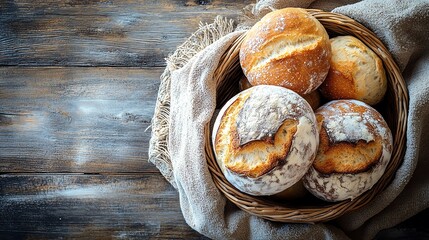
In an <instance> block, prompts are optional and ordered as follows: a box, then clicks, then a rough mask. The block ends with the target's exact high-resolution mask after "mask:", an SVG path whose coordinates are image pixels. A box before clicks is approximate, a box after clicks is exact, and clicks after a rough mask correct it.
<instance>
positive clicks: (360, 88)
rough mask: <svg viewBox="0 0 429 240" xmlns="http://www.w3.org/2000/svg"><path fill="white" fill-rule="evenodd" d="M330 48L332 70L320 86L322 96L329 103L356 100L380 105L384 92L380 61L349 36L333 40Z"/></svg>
mask: <svg viewBox="0 0 429 240" xmlns="http://www.w3.org/2000/svg"><path fill="white" fill-rule="evenodd" d="M331 47H332V58H331V69H330V70H329V73H328V76H327V77H326V80H325V82H323V84H322V85H321V86H320V91H321V93H322V95H323V96H324V97H325V98H327V99H329V100H334V99H356V100H360V101H363V102H365V103H367V104H369V105H375V104H377V103H378V102H380V101H381V99H382V98H383V96H384V94H385V93H386V89H387V80H386V74H385V71H384V68H383V63H382V61H381V60H380V58H379V57H378V56H377V55H376V54H375V53H374V52H373V51H372V50H371V49H370V48H368V47H367V46H366V45H365V44H364V43H363V42H361V41H360V40H359V39H357V38H355V37H352V36H339V37H335V38H332V39H331Z"/></svg>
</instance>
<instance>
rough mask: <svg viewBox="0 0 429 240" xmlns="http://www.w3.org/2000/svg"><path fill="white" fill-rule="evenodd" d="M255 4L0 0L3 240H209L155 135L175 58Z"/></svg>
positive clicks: (0, 232) (0, 211)
mask: <svg viewBox="0 0 429 240" xmlns="http://www.w3.org/2000/svg"><path fill="white" fill-rule="evenodd" d="M251 2H253V1H249V0H246V1H239V2H235V3H231V2H230V1H221V0H216V1H185V0H183V1H177V0H175V1H169V0H156V1H138V0H127V1H121V2H116V1H110V0H91V1H75V0H70V1H52V0H44V1H31V0H16V1H4V0H0V239H5V238H64V237H65V238H75V237H90V238H101V239H104V238H178V237H180V238H186V239H195V238H202V236H201V235H199V234H198V233H197V232H195V231H193V230H192V229H191V228H190V227H189V226H188V225H187V224H186V223H185V221H184V219H183V216H182V214H181V212H180V206H179V200H178V193H177V192H176V190H175V189H174V188H173V187H172V186H171V185H169V184H168V182H167V181H166V180H165V179H164V178H163V177H162V176H161V175H160V173H159V172H158V170H157V169H156V168H155V167H154V166H153V165H152V164H151V163H149V162H148V144H149V138H150V130H148V131H145V130H146V129H147V128H148V126H149V125H150V121H151V118H152V115H153V110H154V106H155V99H156V95H157V90H158V86H159V76H160V75H161V73H162V71H163V69H164V67H165V61H164V58H165V57H166V56H167V55H168V54H169V53H171V52H173V51H174V50H175V48H176V47H177V46H178V45H179V44H181V43H182V42H183V41H184V40H185V39H186V38H187V37H188V36H189V35H190V34H191V33H192V32H193V31H195V30H196V29H197V27H198V24H199V23H200V22H211V21H212V20H213V19H214V17H215V16H216V15H218V14H221V15H224V16H227V17H230V18H235V17H236V16H237V15H238V14H240V12H241V9H242V8H243V7H244V6H245V5H247V4H249V3H251ZM331 2H333V1H331ZM338 4H341V3H338ZM335 5H336V4H332V7H335Z"/></svg>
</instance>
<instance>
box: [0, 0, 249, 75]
mask: <svg viewBox="0 0 429 240" xmlns="http://www.w3.org/2000/svg"><path fill="white" fill-rule="evenodd" d="M251 2H252V1H250V0H246V1H237V2H236V1H220V0H214V1H179V0H175V1H171V0H156V1H154V0H152V1H139V0H128V1H108V0H91V1H74V0H69V1H52V0H46V1H31V0H16V1H0V29H1V30H0V65H3V66H16V65H25V66H138V67H141V66H145V67H152V66H165V60H164V58H165V57H167V55H168V54H169V53H172V52H173V51H174V50H175V49H176V47H177V46H178V45H180V44H181V43H182V42H183V41H184V40H185V39H186V38H188V37H189V36H190V34H191V33H193V32H194V31H195V30H196V29H197V28H198V25H199V23H200V22H212V21H213V19H214V18H215V17H216V16H217V15H219V14H221V15H223V16H226V17H229V18H235V17H236V16H238V15H239V14H240V12H241V9H242V8H243V7H244V6H246V5H247V4H249V3H251Z"/></svg>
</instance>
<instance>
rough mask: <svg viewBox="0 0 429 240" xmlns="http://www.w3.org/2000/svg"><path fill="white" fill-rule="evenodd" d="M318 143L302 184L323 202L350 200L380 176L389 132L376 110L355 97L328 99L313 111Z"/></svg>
mask: <svg viewBox="0 0 429 240" xmlns="http://www.w3.org/2000/svg"><path fill="white" fill-rule="evenodd" d="M316 118H317V121H318V125H319V128H320V130H319V131H320V144H319V148H318V152H317V155H316V159H315V161H314V163H313V165H312V167H311V168H310V169H309V171H308V172H307V174H306V175H305V177H304V180H303V182H304V186H305V187H306V188H307V190H309V191H310V192H311V193H312V194H313V195H315V196H317V197H318V198H321V199H323V200H326V201H332V202H334V201H342V200H345V199H353V198H355V197H357V196H359V195H361V194H362V193H364V192H365V191H367V190H369V189H370V188H372V186H373V185H374V184H375V183H376V182H377V181H378V180H379V179H380V178H381V176H382V175H383V173H384V171H385V168H386V166H387V164H388V162H389V160H390V157H391V153H392V142H393V139H392V134H391V132H390V129H389V127H388V126H387V123H386V122H385V121H384V119H383V117H382V116H381V114H380V113H378V112H377V111H376V110H375V109H373V108H372V107H370V106H369V105H367V104H365V103H363V102H360V101H356V100H338V101H332V102H329V103H327V104H325V105H323V106H322V107H320V108H319V109H318V110H317V111H316Z"/></svg>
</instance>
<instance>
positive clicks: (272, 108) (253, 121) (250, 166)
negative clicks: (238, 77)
mask: <svg viewBox="0 0 429 240" xmlns="http://www.w3.org/2000/svg"><path fill="white" fill-rule="evenodd" d="M318 141H319V137H318V132H317V124H316V119H315V115H314V112H313V111H312V109H311V107H310V105H309V104H308V103H307V102H306V101H305V100H304V99H303V98H302V97H300V96H299V95H298V94H296V93H295V92H293V91H291V90H288V89H286V88H283V87H278V86H269V85H259V86H254V87H252V88H249V89H247V90H245V91H243V92H240V93H239V94H237V95H236V96H234V97H233V98H232V99H230V100H229V101H228V102H227V103H226V104H225V106H223V107H222V109H221V111H220V112H219V115H218V116H217V119H216V121H215V124H214V126H213V134H212V143H213V149H214V152H215V156H216V160H217V162H218V164H219V166H220V168H221V170H222V172H223V174H224V175H225V177H226V179H227V180H228V181H229V182H230V183H231V184H232V185H234V186H235V187H236V188H237V189H239V190H240V191H242V192H245V193H248V194H251V195H272V194H275V193H279V192H281V191H283V190H285V189H287V188H289V187H290V186H292V185H293V184H294V183H296V182H297V181H299V180H300V179H301V178H302V176H303V175H304V174H305V173H306V172H307V170H308V168H309V167H310V165H311V164H312V162H313V160H314V157H315V155H316V150H317V145H318Z"/></svg>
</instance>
